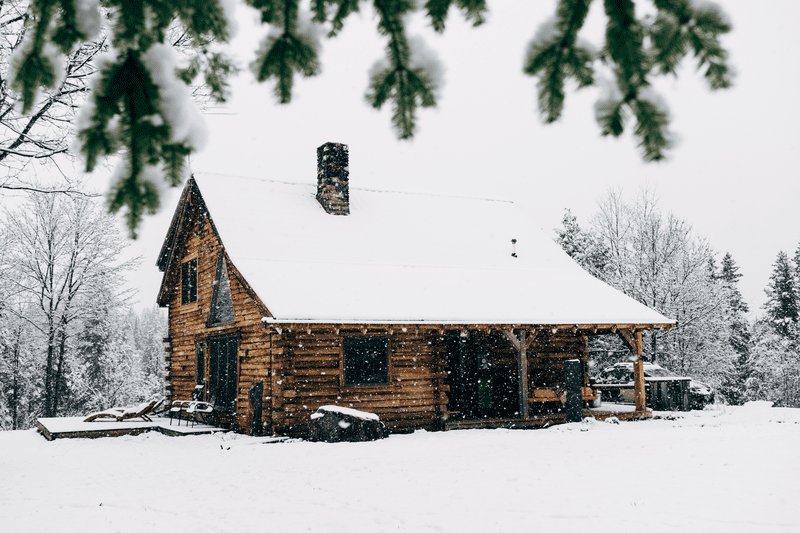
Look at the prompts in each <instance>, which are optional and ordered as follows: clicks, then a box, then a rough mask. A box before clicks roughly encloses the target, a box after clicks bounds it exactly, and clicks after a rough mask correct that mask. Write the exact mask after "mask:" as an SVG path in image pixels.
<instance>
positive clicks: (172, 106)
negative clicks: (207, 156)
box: [142, 43, 206, 150]
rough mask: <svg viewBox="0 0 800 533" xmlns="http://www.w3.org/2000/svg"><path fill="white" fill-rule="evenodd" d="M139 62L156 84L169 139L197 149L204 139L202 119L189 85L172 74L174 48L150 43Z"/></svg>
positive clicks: (173, 69)
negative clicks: (168, 129)
mask: <svg viewBox="0 0 800 533" xmlns="http://www.w3.org/2000/svg"><path fill="white" fill-rule="evenodd" d="M142 64H143V65H144V66H145V67H146V68H147V70H148V72H149V73H150V78H151V79H152V80H153V83H154V84H156V86H157V87H158V94H159V96H160V98H161V105H160V106H159V107H160V108H161V112H162V113H163V114H164V118H165V119H166V121H167V122H168V123H169V126H170V131H171V140H172V142H176V143H182V144H185V145H187V146H190V147H192V148H194V149H195V150H199V149H201V148H202V147H203V146H204V145H205V142H206V127H205V121H204V120H203V116H202V115H201V114H200V111H199V110H198V109H197V107H196V106H195V105H194V101H193V100H192V97H191V94H190V92H189V87H188V86H187V85H186V84H185V83H184V82H183V81H181V80H179V79H178V77H177V76H176V75H175V70H176V68H177V64H178V58H177V53H176V52H175V50H174V49H173V48H172V47H171V46H169V45H166V44H160V43H157V44H154V45H152V46H151V47H150V48H148V49H147V52H145V53H144V54H142Z"/></svg>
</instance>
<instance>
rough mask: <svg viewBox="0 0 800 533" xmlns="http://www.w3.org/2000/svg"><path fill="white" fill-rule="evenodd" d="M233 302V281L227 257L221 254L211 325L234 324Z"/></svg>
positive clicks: (213, 298)
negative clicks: (229, 273) (226, 261)
mask: <svg viewBox="0 0 800 533" xmlns="http://www.w3.org/2000/svg"><path fill="white" fill-rule="evenodd" d="M233 318H234V317H233V301H232V300H231V281H230V279H229V278H228V268H227V265H226V264H225V256H224V255H222V254H220V255H219V260H218V261H217V276H216V279H215V281H214V295H213V296H212V298H211V315H210V316H209V323H210V324H223V323H225V322H233Z"/></svg>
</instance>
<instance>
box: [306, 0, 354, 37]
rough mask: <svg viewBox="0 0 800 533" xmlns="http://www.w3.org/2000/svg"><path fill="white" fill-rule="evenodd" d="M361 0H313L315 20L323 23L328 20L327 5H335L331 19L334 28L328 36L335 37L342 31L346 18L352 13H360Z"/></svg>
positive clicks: (312, 8) (312, 7) (312, 6)
mask: <svg viewBox="0 0 800 533" xmlns="http://www.w3.org/2000/svg"><path fill="white" fill-rule="evenodd" d="M359 2H360V0H312V2H311V10H312V11H313V12H314V21H315V22H318V23H320V24H321V23H323V22H325V21H326V20H328V15H327V12H328V9H327V6H335V7H336V10H335V12H333V10H331V12H332V17H331V19H330V22H331V25H332V29H331V31H330V32H329V33H328V37H335V36H336V35H338V34H339V32H340V31H342V28H343V27H344V20H345V19H346V18H347V17H348V16H349V15H350V14H351V13H358V9H359Z"/></svg>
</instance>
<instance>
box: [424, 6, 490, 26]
mask: <svg viewBox="0 0 800 533" xmlns="http://www.w3.org/2000/svg"><path fill="white" fill-rule="evenodd" d="M453 3H455V4H456V5H457V6H458V7H460V8H461V10H462V11H464V18H465V19H467V20H472V25H473V26H480V25H481V24H483V23H484V22H486V13H487V11H488V9H487V8H486V0H428V2H427V3H426V4H425V9H426V10H427V12H428V17H430V19H431V25H432V26H433V29H434V30H435V31H437V32H439V33H442V32H443V31H444V25H445V24H444V23H445V19H447V12H448V11H449V10H450V6H451V5H452V4H453Z"/></svg>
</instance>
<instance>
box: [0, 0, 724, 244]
mask: <svg viewBox="0 0 800 533" xmlns="http://www.w3.org/2000/svg"><path fill="white" fill-rule="evenodd" d="M245 1H246V3H247V4H249V5H250V6H252V7H254V8H255V9H257V10H258V11H259V12H260V13H261V21H262V23H264V24H268V25H270V26H271V27H272V29H271V30H270V32H269V34H268V35H267V37H266V39H265V40H264V41H263V43H262V45H261V47H260V49H259V51H258V53H257V56H256V60H255V61H254V62H253V65H252V67H253V71H254V73H255V75H256V78H257V79H258V80H259V81H264V80H274V81H275V82H276V86H275V92H276V96H277V97H278V100H279V101H280V102H281V103H288V102H290V101H291V97H292V88H293V82H294V77H295V75H297V74H299V75H301V76H314V75H317V74H318V73H319V71H320V66H319V51H318V48H319V45H318V42H317V39H316V38H315V35H316V33H317V32H316V31H315V30H313V29H312V28H311V27H310V26H309V25H307V24H304V23H303V20H304V17H303V16H301V14H300V1H299V0H245ZM227 2H228V0H150V1H148V2H131V1H128V0H35V1H33V2H31V4H30V8H29V13H28V14H27V15H26V16H27V20H28V27H27V31H26V35H25V41H24V43H23V46H21V47H20V50H19V52H18V53H17V54H16V55H15V57H14V59H13V61H12V63H13V65H12V73H11V76H10V78H11V79H12V84H11V85H12V88H13V89H14V90H15V91H16V92H17V93H18V94H19V95H20V96H21V101H22V108H23V113H27V112H29V111H30V110H31V109H32V108H33V106H34V104H35V95H36V92H37V90H38V89H39V88H40V87H44V88H54V87H56V86H57V85H58V80H59V73H60V71H59V68H58V66H57V64H58V57H59V55H67V54H70V53H72V51H73V50H74V49H75V47H76V46H79V45H80V43H83V42H87V41H90V40H91V39H93V38H94V37H95V36H97V35H98V34H100V32H101V30H102V22H103V17H101V16H100V14H99V13H100V8H101V6H102V7H103V8H105V9H108V10H110V11H111V12H112V14H113V16H111V17H110V18H109V19H108V20H109V21H110V24H111V31H110V32H109V33H110V35H111V38H110V44H111V46H110V49H109V52H108V53H107V54H106V55H105V56H104V58H103V59H102V60H99V61H97V63H96V67H97V69H98V72H97V79H96V83H95V85H94V89H93V91H92V94H91V96H90V98H89V102H88V104H87V106H85V108H84V109H83V112H82V115H81V117H80V118H79V120H78V127H77V129H78V138H79V140H80V145H81V151H82V153H83V155H84V156H85V159H86V169H87V171H91V170H93V169H94V168H95V166H96V165H97V163H98V160H99V159H100V158H101V157H104V156H107V155H112V154H116V153H118V152H119V153H121V154H123V155H122V157H123V160H122V162H121V163H120V165H119V166H118V167H117V170H116V172H115V176H114V178H113V180H114V182H113V183H112V197H111V203H110V208H111V210H112V212H115V211H117V210H119V209H121V208H123V207H124V208H126V209H127V219H128V224H129V227H130V230H131V233H132V234H133V235H135V229H136V227H137V226H138V224H139V222H140V221H141V218H142V216H143V214H144V213H145V212H153V211H154V210H155V209H156V208H157V207H158V205H159V200H160V196H159V192H158V191H159V187H158V185H157V184H156V182H158V181H159V180H161V179H165V180H166V181H167V182H168V183H170V184H171V185H177V184H178V183H180V182H181V180H182V179H183V177H184V161H185V158H186V156H187V155H189V154H190V153H191V152H193V151H194V150H197V149H198V148H199V147H200V146H201V144H202V142H203V136H202V135H201V131H202V128H201V127H199V126H198V123H197V121H196V120H195V119H194V118H193V117H196V113H195V111H194V110H193V109H192V106H191V100H190V94H189V91H188V89H187V86H186V84H187V83H190V82H191V80H192V79H194V77H196V76H198V75H199V74H200V72H201V71H203V72H204V74H205V82H206V84H208V85H209V86H210V87H211V88H212V93H213V94H214V95H215V96H216V97H217V98H222V97H223V96H224V92H225V80H226V78H227V76H228V75H229V74H230V72H231V71H232V65H231V62H230V61H229V60H228V59H227V58H226V56H224V55H223V54H213V55H210V56H209V57H206V58H205V59H204V60H203V61H197V62H193V63H192V64H190V65H189V67H188V68H185V69H182V70H180V71H179V72H177V73H176V69H177V63H176V58H175V54H174V53H173V51H172V50H171V49H170V48H169V47H168V46H167V45H166V42H165V36H166V34H167V30H168V28H169V27H170V25H171V24H173V23H174V22H175V21H177V22H178V23H179V24H181V25H182V26H183V27H184V28H185V30H186V32H187V34H188V35H190V36H191V37H192V38H193V40H194V41H195V42H196V43H203V42H209V41H212V40H214V41H217V42H226V41H227V40H228V38H229V36H230V30H229V16H230V15H229V14H228V13H227V11H226V4H227ZM364 3H366V2H365V1H360V0H312V1H311V9H312V13H313V22H314V23H315V24H317V25H319V24H323V23H325V24H329V25H330V28H331V30H330V32H329V33H328V37H334V36H335V35H337V34H338V33H339V32H340V31H341V30H342V28H343V26H344V23H345V21H346V19H347V18H348V17H349V16H350V15H351V14H353V13H356V12H358V11H359V10H360V9H361V6H362V5H363V4H364ZM590 3H591V2H590V0H560V1H559V2H558V6H557V10H556V16H555V18H554V19H553V21H549V22H546V23H544V24H543V25H542V26H541V27H540V28H539V30H538V31H537V32H536V35H535V37H534V39H533V41H532V42H531V43H530V45H529V47H528V50H527V57H526V59H525V63H524V66H523V70H524V72H525V73H526V74H528V75H531V76H536V77H538V78H539V82H538V90H539V107H540V110H541V111H542V115H543V117H544V120H545V122H553V121H555V120H558V118H559V117H560V115H561V110H562V109H563V105H564V99H565V95H564V93H565V90H564V87H565V83H566V81H567V80H568V79H573V80H575V81H576V82H577V83H578V87H579V88H580V87H586V86H590V85H594V84H595V78H596V74H595V68H596V66H599V65H601V64H603V65H605V67H604V68H607V69H608V70H609V71H610V72H612V73H613V75H614V78H615V82H614V83H613V84H609V87H608V89H609V90H608V91H607V92H608V94H606V95H605V96H604V97H603V98H602V99H601V101H600V102H598V104H597V105H596V109H595V114H596V117H597V121H598V122H599V124H600V127H601V131H602V134H603V135H613V136H619V135H621V134H622V132H623V130H624V128H625V126H626V122H627V120H628V117H632V119H633V120H635V126H634V134H635V135H636V136H637V137H638V138H639V144H640V146H641V147H642V151H643V156H644V158H645V160H647V161H654V160H659V159H662V158H663V157H664V155H665V151H666V150H667V149H668V148H669V147H670V145H671V141H670V134H669V132H668V131H667V128H668V124H669V116H668V112H667V109H666V107H665V105H664V104H663V103H662V101H661V99H660V97H659V96H658V95H656V94H655V93H654V91H653V90H652V87H651V81H652V79H653V78H654V77H655V76H658V75H669V74H675V73H676V72H677V69H678V65H679V64H680V62H681V61H682V59H683V58H684V57H685V56H686V55H687V54H688V52H689V51H691V52H693V54H694V56H695V57H696V58H697V61H698V64H699V67H700V68H701V69H703V70H704V73H705V76H706V79H707V80H708V83H709V86H710V88H711V89H712V90H715V89H721V88H726V87H729V86H730V84H731V74H730V71H729V68H728V66H727V57H726V52H725V50H724V49H723V48H722V46H721V45H720V42H719V37H720V36H721V35H723V34H725V33H727V32H729V31H730V29H731V26H730V23H729V22H728V20H727V19H726V17H725V16H724V15H723V14H722V12H721V10H720V9H719V8H718V7H717V6H716V5H714V4H711V3H702V4H701V3H695V2H692V1H690V0H656V1H655V2H654V3H655V7H656V11H657V14H656V16H655V17H654V18H653V19H652V20H650V19H643V18H640V17H637V15H636V10H635V7H636V6H635V2H634V0H604V7H605V14H606V16H607V19H608V22H607V30H606V37H605V43H603V46H602V47H601V50H602V52H600V53H597V52H595V51H594V50H593V49H592V48H591V47H589V46H587V45H585V44H584V43H582V42H581V41H580V40H579V39H578V33H579V31H580V29H581V27H582V26H583V23H584V20H585V18H586V15H587V13H588V11H589V5H590ZM416 4H417V3H416V2H415V1H414V0H373V1H372V6H373V9H374V13H375V15H376V20H377V29H378V32H379V33H380V34H381V35H384V36H385V37H386V38H387V41H388V42H387V46H386V57H385V59H383V60H381V61H379V62H378V63H376V64H375V65H374V66H373V68H372V69H371V72H370V81H369V87H368V89H367V93H366V99H367V101H368V102H369V104H370V105H372V106H374V107H376V108H379V109H380V108H382V107H383V106H384V105H385V104H387V103H389V102H391V105H392V107H393V115H392V123H393V124H394V126H395V129H396V130H397V134H398V136H399V137H400V138H401V139H408V138H411V137H412V136H413V135H414V131H415V127H416V111H417V109H418V108H419V107H433V106H435V105H436V101H437V99H436V92H437V88H438V86H439V85H440V83H439V82H438V80H437V77H438V76H437V71H438V70H440V69H439V67H438V66H437V62H436V61H433V60H431V59H430V57H429V55H428V54H426V53H424V52H423V51H422V49H423V47H422V46H421V45H418V44H415V42H414V41H413V40H412V39H409V38H408V37H407V35H406V22H405V17H406V15H408V14H409V13H411V12H413V11H414V10H415V9H422V10H424V11H425V13H426V15H427V17H428V18H429V20H430V22H431V24H432V26H433V27H434V29H435V30H436V31H439V32H441V31H444V29H445V24H446V17H447V14H448V11H449V9H450V7H452V6H455V7H456V8H460V9H461V11H462V12H463V13H464V16H465V17H466V19H467V20H470V21H472V22H473V23H474V24H475V25H479V24H481V23H482V22H483V21H484V19H485V15H486V13H487V5H486V1H485V0H428V1H427V2H425V4H424V6H420V7H419V8H418V7H417V5H416Z"/></svg>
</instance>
